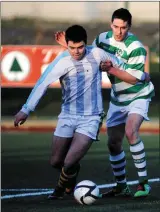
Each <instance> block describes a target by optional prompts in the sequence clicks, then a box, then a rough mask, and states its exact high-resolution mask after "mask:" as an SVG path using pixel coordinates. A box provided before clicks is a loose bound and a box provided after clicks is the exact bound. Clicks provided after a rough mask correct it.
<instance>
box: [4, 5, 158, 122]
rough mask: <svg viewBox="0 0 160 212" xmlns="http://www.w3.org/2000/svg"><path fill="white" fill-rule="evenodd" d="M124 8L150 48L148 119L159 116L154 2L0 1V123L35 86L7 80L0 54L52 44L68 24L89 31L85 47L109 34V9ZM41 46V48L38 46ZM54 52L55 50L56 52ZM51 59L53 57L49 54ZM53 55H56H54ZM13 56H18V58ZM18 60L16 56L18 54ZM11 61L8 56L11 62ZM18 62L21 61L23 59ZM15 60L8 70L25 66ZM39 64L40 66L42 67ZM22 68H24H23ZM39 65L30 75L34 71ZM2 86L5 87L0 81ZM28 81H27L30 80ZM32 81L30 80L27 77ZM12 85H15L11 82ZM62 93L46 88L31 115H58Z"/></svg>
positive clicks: (32, 61) (36, 69) (6, 62)
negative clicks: (152, 90)
mask: <svg viewBox="0 0 160 212" xmlns="http://www.w3.org/2000/svg"><path fill="white" fill-rule="evenodd" d="M120 7H125V8H127V9H129V10H130V12H131V13H132V16H133V26H132V29H131V32H133V33H135V34H136V35H137V36H138V38H139V39H140V40H141V41H142V43H143V44H144V45H145V46H147V47H148V48H149V71H150V74H151V78H152V81H153V83H154V85H155V88H156V97H154V98H153V101H152V103H151V110H150V115H151V116H153V117H158V105H159V96H160V89H159V55H160V54H159V2H122V1H120V2H2V3H1V18H2V20H1V42H2V60H3V63H2V65H3V67H2V69H3V70H1V71H2V77H4V78H2V92H1V95H2V108H1V109H2V119H3V118H6V117H8V116H13V115H14V114H15V113H16V112H17V111H18V110H19V109H20V108H21V106H22V105H23V104H24V103H25V100H26V98H27V97H28V95H29V93H30V91H31V89H32V86H33V85H34V82H32V84H30V85H29V86H28V85H26V86H23V83H24V81H23V80H22V81H21V83H19V84H18V83H17V84H16V81H17V79H16V78H15V79H14V78H12V77H11V78H9V77H8V76H9V73H8V67H7V64H9V63H10V62H9V63H8V60H7V59H6V61H4V55H5V54H7V53H8V52H10V51H12V49H11V50H9V51H8V50H7V51H5V48H9V47H10V46H13V45H14V51H16V48H19V50H20V51H21V48H22V52H24V51H25V50H24V51H23V49H24V48H23V47H22V46H21V45H23V46H24V47H25V48H31V49H32V52H33V51H34V48H36V46H41V45H43V46H44V45H45V46H46V45H47V46H51V45H57V44H56V42H55V40H54V33H55V32H56V31H60V30H65V29H66V28H67V27H69V26H70V25H72V24H77V23H78V24H81V25H83V26H84V27H85V28H86V30H87V33H88V44H89V45H90V44H91V43H92V41H93V39H94V38H95V37H96V36H97V35H98V34H99V33H101V32H104V31H108V30H110V20H111V15H112V13H113V11H114V10H116V9H118V8H120ZM42 48H43V47H42ZM56 51H59V50H56ZM52 53H53V55H52V59H53V58H54V57H55V55H54V53H55V52H54V50H53V52H52ZM56 54H58V52H56ZM17 57H18V56H17ZM19 57H20V56H19ZM29 59H30V61H31V65H30V66H29V67H28V72H29V71H30V70H29V69H31V68H32V69H33V66H32V63H35V62H36V63H39V60H40V59H38V56H36V58H35V57H33V54H32V55H31V54H29ZM11 60H13V57H12V55H10V60H9V61H11ZM22 61H23V58H22ZM22 61H18V59H17V60H16V61H15V60H14V63H13V64H12V69H15V71H18V68H20V67H21V68H22V67H23V66H24V69H25V67H26V66H27V63H26V65H25V62H23V63H22ZM41 65H44V66H43V68H42V67H41V69H44V67H46V66H45V64H41ZM22 69H23V68H22ZM38 69H39V67H38V68H34V70H32V72H34V73H37V72H39V70H38ZM6 78H8V79H7V83H6V84H4V83H3V82H4V80H6ZM30 78H31V77H30ZM30 80H31V81H32V79H30ZM13 82H15V84H14V83H13ZM109 94H110V89H109V88H108V89H106V88H105V89H103V96H104V104H105V108H106V110H107V108H108V101H109ZM60 104H61V89H59V88H50V89H48V91H47V95H45V96H44V98H43V99H42V100H41V101H40V103H39V105H38V107H37V109H36V111H35V112H34V113H33V114H32V115H31V117H34V118H37V117H47V118H50V117H52V116H57V115H58V113H59V112H60Z"/></svg>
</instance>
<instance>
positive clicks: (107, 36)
mask: <svg viewBox="0 0 160 212" xmlns="http://www.w3.org/2000/svg"><path fill="white" fill-rule="evenodd" d="M92 45H93V46H97V47H99V48H101V49H103V50H105V51H106V52H108V53H110V54H112V55H115V56H116V57H118V58H120V59H122V60H123V62H125V63H126V69H125V71H127V72H128V73H129V74H131V75H132V76H134V77H136V78H137V79H139V80H140V79H141V77H142V74H143V72H144V66H145V60H146V55H147V52H146V49H145V48H144V46H143V45H142V43H141V42H140V41H139V40H138V39H137V37H136V36H134V35H133V34H132V33H128V35H127V37H126V38H125V40H123V41H121V42H118V41H116V40H115V39H114V37H113V32H112V31H109V32H103V33H101V34H100V35H99V36H98V37H97V38H96V39H95V40H94V42H93V44H92ZM109 78H110V81H111V83H112V89H111V102H112V103H113V104H115V105H122V106H123V105H128V104H130V103H131V102H132V101H134V100H136V99H150V98H151V97H152V96H154V86H153V84H152V83H151V82H149V83H146V82H138V83H137V84H136V85H132V84H129V83H126V82H124V81H122V80H120V79H118V78H117V77H114V76H110V77H109Z"/></svg>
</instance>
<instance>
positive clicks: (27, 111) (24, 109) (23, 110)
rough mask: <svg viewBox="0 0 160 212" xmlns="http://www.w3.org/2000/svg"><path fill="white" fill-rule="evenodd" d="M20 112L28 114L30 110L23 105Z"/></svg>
mask: <svg viewBox="0 0 160 212" xmlns="http://www.w3.org/2000/svg"><path fill="white" fill-rule="evenodd" d="M21 112H23V113H25V114H26V115H29V114H30V110H29V109H28V108H27V107H26V106H25V105H24V106H23V107H22V109H21Z"/></svg>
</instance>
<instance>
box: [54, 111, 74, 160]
mask: <svg viewBox="0 0 160 212" xmlns="http://www.w3.org/2000/svg"><path fill="white" fill-rule="evenodd" d="M74 130H75V124H74V120H72V119H71V117H70V116H67V115H63V114H61V115H60V116H59V118H58V122H57V126H56V130H55V132H54V136H53V141H52V160H57V161H58V160H59V159H60V158H64V157H65V155H66V153H67V151H68V149H69V147H70V144H71V141H72V138H73V134H74Z"/></svg>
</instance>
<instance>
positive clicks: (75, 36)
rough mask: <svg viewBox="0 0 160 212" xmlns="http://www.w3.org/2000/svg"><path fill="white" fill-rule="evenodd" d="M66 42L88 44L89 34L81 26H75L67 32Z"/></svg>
mask: <svg viewBox="0 0 160 212" xmlns="http://www.w3.org/2000/svg"><path fill="white" fill-rule="evenodd" d="M65 39H66V42H67V43H68V41H73V42H74V43H78V42H81V41H84V43H85V44H87V32H86V30H85V29H84V28H83V27H82V26H80V25H73V26H71V27H69V28H68V29H67V30H66V32H65Z"/></svg>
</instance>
